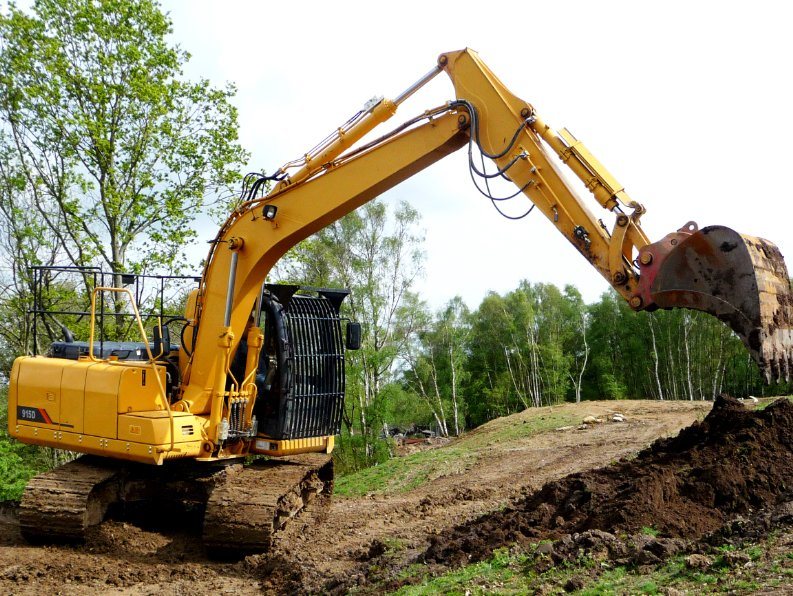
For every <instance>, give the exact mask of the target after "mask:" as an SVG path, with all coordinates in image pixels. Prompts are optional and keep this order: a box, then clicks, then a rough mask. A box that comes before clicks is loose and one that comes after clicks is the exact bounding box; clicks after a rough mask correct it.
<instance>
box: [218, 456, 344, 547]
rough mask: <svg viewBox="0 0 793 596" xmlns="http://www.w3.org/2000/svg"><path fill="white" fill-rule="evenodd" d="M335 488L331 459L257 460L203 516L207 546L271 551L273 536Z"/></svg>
mask: <svg viewBox="0 0 793 596" xmlns="http://www.w3.org/2000/svg"><path fill="white" fill-rule="evenodd" d="M332 487H333V462H332V460H331V457H330V455H325V454H311V455H303V456H296V457H292V458H289V459H287V460H278V461H274V460H268V461H264V462H261V463H258V462H257V464H255V465H253V466H250V467H247V468H245V469H243V470H242V471H240V472H239V473H237V474H231V475H229V476H228V478H227V479H226V480H225V482H223V483H222V484H219V485H217V486H216V487H215V488H214V490H213V491H212V494H211V495H210V497H209V500H208V502H207V508H206V512H205V514H204V535H203V539H204V544H205V545H206V547H207V548H208V549H210V550H213V551H217V552H226V553H227V552H257V551H259V552H260V551H266V550H269V549H270V547H271V546H272V543H273V538H274V535H275V533H276V532H277V531H278V530H280V529H281V528H283V527H284V525H285V524H286V523H287V522H288V521H289V520H290V519H291V518H293V517H294V516H295V515H297V514H298V513H300V511H301V510H303V508H304V507H305V506H306V505H308V504H309V503H311V502H312V501H315V500H317V498H318V497H320V496H322V495H329V494H330V492H331V490H332ZM321 500H322V501H324V502H325V503H327V502H328V501H327V499H321ZM317 502H319V500H317Z"/></svg>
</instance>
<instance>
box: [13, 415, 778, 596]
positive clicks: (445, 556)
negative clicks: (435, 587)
mask: <svg viewBox="0 0 793 596" xmlns="http://www.w3.org/2000/svg"><path fill="white" fill-rule="evenodd" d="M710 408H711V404H709V403H699V402H649V401H620V402H588V403H583V404H578V405H574V404H568V405H563V406H555V407H553V408H542V409H534V410H529V411H526V412H523V413H521V414H516V415H514V416H512V417H509V418H508V419H500V420H498V421H493V422H492V423H490V424H489V425H486V426H485V427H483V428H481V429H477V431H475V432H477V433H481V434H482V435H483V436H486V435H487V433H488V432H490V429H493V428H503V427H504V426H505V425H513V424H514V425H519V424H524V423H526V422H527V421H528V420H530V419H533V418H534V417H537V416H543V415H547V414H548V413H549V412H553V413H559V412H565V413H571V414H573V415H574V416H575V417H576V418H579V417H580V419H583V418H584V417H586V416H588V415H592V416H595V417H600V418H602V419H610V415H611V414H613V413H614V412H615V411H619V412H620V413H622V414H624V415H625V421H624V422H619V423H617V422H604V423H600V424H592V425H587V426H586V427H578V426H577V425H574V426H572V427H571V428H567V429H564V430H553V429H551V430H548V431H545V432H541V433H538V434H536V435H533V436H531V437H528V438H525V437H524V438H521V439H519V440H512V441H503V442H493V443H491V444H488V446H487V448H486V452H485V454H484V455H485V456H484V457H479V458H478V459H477V460H476V461H475V463H473V464H472V465H471V466H468V467H467V469H460V470H458V473H453V474H449V475H446V476H442V477H440V478H437V479H434V480H432V481H431V482H429V483H427V484H425V485H423V486H421V487H419V488H417V489H415V490H412V491H409V492H404V493H397V494H390V495H388V494H386V495H370V496H366V497H361V498H347V499H342V498H336V499H335V500H334V502H333V505H332V507H331V509H330V511H329V513H328V514H327V516H326V517H325V518H324V520H323V521H322V523H320V524H318V525H317V524H315V525H310V524H308V523H306V522H305V521H303V520H301V519H297V520H295V522H294V523H293V524H292V526H291V527H290V529H289V531H288V532H287V534H286V535H285V536H283V539H282V540H281V542H280V544H279V545H278V546H277V548H276V549H275V550H274V551H273V552H272V553H270V554H268V555H253V556H249V557H247V558H245V559H243V560H240V561H232V562H217V561H212V560H209V559H207V557H206V553H205V552H204V551H203V549H202V548H201V546H200V545H199V544H198V542H199V540H198V533H197V532H196V531H195V529H193V531H190V529H189V528H188V529H186V528H184V527H181V526H179V525H178V523H177V524H175V527H170V528H167V527H166V528H162V527H160V528H157V529H153V528H142V527H139V526H135V525H132V524H130V523H125V522H122V521H108V522H105V523H104V524H102V525H101V526H100V527H98V528H96V529H95V530H94V531H93V532H92V533H91V535H90V536H89V538H88V540H87V541H86V543H85V544H84V545H82V546H79V547H78V546H45V547H41V546H40V547H32V546H29V545H27V544H26V543H25V542H24V541H23V540H22V539H21V537H20V536H19V533H18V530H17V527H16V522H15V518H14V514H13V511H10V510H5V511H3V510H0V593H8V594H34V593H35V594H40V593H61V594H86V593H89V592H90V593H97V592H98V593H106V594H115V593H119V594H122V593H123V594H163V593H164V594H204V593H213V594H227V593H228V594H232V593H234V594H255V593H262V592H264V593H305V592H316V593H321V592H323V593H324V592H339V593H343V592H346V591H348V590H350V589H357V590H361V591H366V590H367V589H373V590H375V591H378V590H379V589H380V588H376V587H373V585H372V581H373V579H374V578H372V577H370V574H371V569H372V568H373V566H372V561H377V560H378V557H380V556H381V555H382V553H383V551H384V549H385V548H386V547H387V545H389V544H394V543H398V544H399V545H400V556H399V558H400V560H399V561H395V562H394V561H392V563H391V564H392V565H394V566H399V565H401V564H405V565H407V564H410V563H414V564H415V563H416V562H426V563H427V565H428V566H430V567H433V568H441V569H442V568H443V567H444V566H454V565H457V564H460V563H464V562H468V561H470V560H474V559H476V558H480V557H487V556H488V553H490V552H491V551H492V549H493V548H496V547H498V546H499V545H502V544H503V543H505V542H507V543H508V542H509V541H512V540H518V541H521V540H535V539H536V538H537V537H538V536H539V535H540V534H541V532H539V531H538V532H534V533H533V532H532V531H531V530H528V529H527V530H526V532H522V531H521V532H519V533H515V532H512V530H514V529H515V528H518V529H519V528H524V529H525V528H528V526H530V525H534V526H536V527H537V528H543V531H545V530H547V531H548V532H547V534H548V535H547V537H548V538H551V539H557V540H561V539H562V538H563V537H564V536H568V537H569V536H571V535H576V536H579V538H580V536H581V535H582V531H583V532H586V531H587V530H588V529H590V528H596V527H598V526H604V525H607V524H611V526H610V527H619V528H622V529H624V530H625V531H630V530H632V529H634V527H640V526H644V525H652V526H654V527H658V528H659V529H661V528H663V530H666V531H667V534H668V535H669V536H671V537H674V536H675V534H674V531H675V530H674V528H675V523H676V522H675V520H676V519H677V520H679V519H681V517H680V516H681V515H684V516H688V515H690V511H683V512H674V513H670V514H669V515H668V516H666V517H663V516H661V517H659V516H651V517H649V518H648V517H642V515H644V514H643V513H642V512H641V511H640V509H641V502H642V498H639V497H638V496H636V495H638V494H639V493H641V492H642V491H640V490H637V487H644V486H650V484H648V483H649V482H651V481H653V482H655V481H657V483H656V484H655V485H653V486H654V487H655V488H653V489H652V490H650V491H649V492H647V494H649V495H651V497H652V498H651V499H650V501H649V502H650V503H651V504H652V503H656V504H658V505H663V504H665V503H666V502H668V501H670V499H671V500H672V501H674V499H675V496H674V495H679V494H680V490H679V489H680V488H681V487H689V488H688V489H685V488H684V492H685V491H688V494H696V493H699V492H702V491H703V487H705V488H707V487H708V486H711V487H715V488H718V491H715V492H714V491H711V493H712V495H715V494H716V492H719V494H721V486H722V485H720V484H718V482H720V481H723V482H726V485H729V484H730V483H729V481H728V480H729V478H730V477H731V476H730V475H731V474H734V472H735V470H734V468H733V469H724V470H722V472H723V474H724V475H723V476H721V477H719V476H718V474H717V472H716V471H714V470H710V471H706V472H703V474H704V475H701V476H697V474H692V473H689V472H690V471H691V470H693V469H695V468H696V469H699V468H702V467H703V466H700V465H699V464H698V463H697V462H705V461H706V460H708V458H710V459H711V460H713V458H714V454H715V453H716V451H714V450H715V449H717V447H718V445H719V444H720V441H721V439H714V440H712V441H710V443H709V442H708V438H707V437H709V436H713V437H715V436H716V435H717V434H718V433H719V432H722V431H727V432H728V434H729V433H732V435H730V436H731V437H732V438H733V439H734V440H732V443H730V444H731V445H732V446H733V448H734V453H732V454H731V455H730V458H733V459H735V458H737V460H739V461H747V462H757V461H759V460H758V458H764V459H762V461H764V462H765V461H766V460H767V459H768V458H767V457H766V455H767V454H768V450H766V451H763V450H762V449H760V448H758V447H755V446H754V445H757V444H759V443H758V441H760V442H762V441H766V442H767V441H771V440H772V439H773V440H776V441H777V442H780V441H781V442H782V443H784V442H785V441H787V443H786V444H787V447H786V448H787V449H788V451H787V454H786V455H785V454H784V453H781V454H780V458H782V457H783V456H785V457H787V459H786V460H785V459H780V460H779V461H777V460H774V462H771V463H770V464H769V469H768V470H766V469H765V468H764V469H763V470H762V471H761V472H762V473H758V475H757V477H753V478H749V479H748V480H747V481H748V484H744V485H740V486H737V487H736V488H735V490H734V491H732V492H730V493H729V494H730V495H731V496H730V497H729V498H730V505H729V507H732V509H729V508H728V509H729V511H727V510H725V513H724V515H723V516H722V517H719V516H716V517H718V519H713V520H711V521H708V523H707V524H700V525H697V528H698V529H697V532H698V533H699V534H701V535H704V534H706V533H707V532H709V531H711V530H714V531H718V528H719V527H723V525H724V522H725V521H728V520H729V518H730V516H732V515H733V513H734V514H736V515H737V514H740V513H743V514H751V513H754V512H756V510H757V509H758V508H759V507H760V504H761V501H762V502H770V501H774V500H776V501H778V502H780V503H781V502H782V501H783V500H784V499H782V497H780V496H779V492H780V491H779V490H778V488H779V486H793V478H791V465H790V464H789V463H788V462H790V461H791V460H790V455H791V453H790V444H791V436H790V434H789V433H790V429H789V428H788V429H787V430H781V431H780V430H779V429H780V428H782V426H780V425H779V424H775V423H774V420H775V418H774V415H775V414H773V412H775V410H773V409H772V410H770V411H771V412H772V414H771V415H768V414H766V415H765V416H766V417H767V418H746V419H744V418H741V416H742V413H740V412H738V410H737V408H742V406H740V404H735V403H732V402H731V403H729V404H727V405H726V406H723V407H722V408H720V411H722V412H721V414H723V416H722V417H721V418H717V419H716V418H712V419H711V421H710V422H706V423H703V424H700V425H698V426H695V427H694V428H693V429H691V430H688V431H686V432H685V433H683V435H681V437H679V438H678V439H673V440H670V441H666V442H663V443H660V444H656V446H654V447H653V448H652V449H649V450H648V449H647V448H648V446H649V445H650V444H651V443H652V442H653V441H655V440H656V439H658V438H659V437H671V436H674V435H677V433H678V431H679V430H680V429H682V428H684V427H688V426H689V425H691V424H692V423H694V422H695V421H697V420H702V419H703V418H704V417H705V415H706V414H707V412H708V411H709V410H710ZM776 412H778V413H779V412H782V413H781V414H779V415H778V416H777V418H778V419H781V418H784V416H788V415H789V413H788V414H785V413H784V412H789V409H788V410H784V411H782V410H780V409H777V410H776ZM733 415H734V416H733ZM725 416H726V418H725ZM769 416H770V417H769ZM731 417H732V418H735V419H736V420H738V419H739V418H740V419H741V420H742V422H741V420H739V421H738V422H735V421H733V422H731V423H729V424H728V423H727V422H724V420H726V419H731ZM747 420H748V422H747ZM757 420H762V422H760V423H758V422H757ZM791 420H793V417H791ZM719 421H721V422H719ZM720 424H721V425H722V426H719V425H720ZM730 424H732V426H730ZM727 427H729V428H727ZM769 428H770V429H772V430H771V431H769V430H768V429H769ZM791 428H793V425H791ZM764 433H765V434H764ZM774 433H776V434H774ZM785 433H788V434H785ZM747 438H748V439H750V440H751V441H754V442H753V443H751V445H752V446H750V447H747V446H746V445H747V444H748V443H746V442H745V439H747ZM675 441H677V442H675ZM751 441H750V442H751ZM453 446H454V443H453V442H452V443H451V445H449V447H453ZM438 448H439V449H444V448H446V447H443V446H441V447H438ZM708 449H711V451H708ZM769 449H770V447H769ZM640 451H641V452H642V453H641V454H639V455H638V456H636V454H637V453H638V452H640ZM695 451H696V453H695V456H696V457H697V458H700V459H697V460H691V459H690V455H691V454H692V453H694V452H695ZM778 451H779V450H778V449H776V448H775V451H774V453H777V452H778ZM623 458H625V459H623ZM620 460H623V461H620ZM609 464H612V466H611V468H613V469H617V470H618V471H612V472H608V473H606V476H598V475H597V474H596V473H595V472H591V471H592V470H593V469H596V468H601V467H603V466H608V465H609ZM763 465H765V464H763ZM779 465H781V466H782V467H781V468H780V467H779ZM664 466H666V467H664ZM750 467H753V468H757V466H753V465H750ZM771 468H775V469H777V472H776V475H774V473H771ZM665 470H666V471H665ZM669 470H672V472H669ZM780 470H781V471H780ZM678 472H681V474H678ZM570 474H577V475H576V476H573V477H572V479H571V478H565V477H567V476H568V475H570ZM592 474H595V475H592ZM606 477H608V478H610V480H609V481H610V482H612V484H611V485H609V484H608V483H607V482H606V481H605V480H604V478H606ZM761 477H762V478H761ZM549 483H550V484H549ZM780 483H781V484H780ZM785 483H787V484H786V485H785ZM761 485H762V486H764V487H766V488H768V487H769V486H771V485H776V486H777V491H776V493H774V494H775V495H777V496H775V497H769V496H768V494H766V493H763V490H761V489H760V488H758V487H760V486H761ZM543 486H545V488H543ZM600 488H602V489H603V490H602V491H601V492H598V490H599V489H600ZM540 489H542V490H540ZM747 490H749V493H747V492H746V491H747ZM537 491H539V492H537ZM675 491H677V492H675ZM705 492H707V491H705ZM614 494H617V495H622V496H623V497H625V500H624V501H623V502H614V501H608V499H606V497H607V496H608V495H614ZM745 494H746V495H748V496H745V497H741V495H745ZM582 495H584V496H586V495H589V496H588V497H586V498H584V497H582ZM631 495H633V500H631ZM714 498H715V497H714ZM653 499H655V501H653ZM758 499H759V500H758ZM607 501H608V502H607ZM646 504H647V499H645V505H646ZM634 505H635V508H633V509H631V507H633V506H634ZM560 507H561V508H562V509H560ZM703 507H704V505H703ZM608 508H611V513H608V511H606V510H607V509H608ZM662 509H663V508H662ZM521 511H522V512H523V513H524V514H525V516H526V517H524V518H523V519H521V520H520V521H521V523H517V521H516V518H509V517H508V516H509V515H510V514H515V512H518V513H517V515H521V514H520V512H521ZM538 511H539V512H540V513H541V515H539V516H538V514H537V512H538ZM596 513H597V514H598V515H601V514H602V516H605V517H602V518H597V515H596ZM532 516H534V517H532ZM620 516H622V517H624V518H625V519H622V521H619V519H618V518H620ZM700 517H701V518H703V519H704V518H706V517H707V516H700ZM769 519H770V518H769ZM593 520H594V521H593ZM615 520H617V521H615ZM483 524H491V525H490V526H487V525H483ZM521 524H522V525H521ZM620 524H622V525H621V526H620ZM505 526H506V527H507V528H508V529H509V530H510V532H507V533H504V532H501V531H500V530H497V528H501V529H503V528H504V527H505ZM466 528H469V529H474V530H475V531H474V534H475V535H477V536H488V537H491V536H497V538H496V539H495V540H491V541H490V542H488V541H487V540H485V541H480V542H482V544H480V545H479V546H478V547H477V548H478V550H477V551H476V553H471V552H468V551H470V549H468V547H467V546H461V544H463V543H464V542H465V540H466V538H465V535H466V531H467V530H466ZM571 532H573V533H574V534H570V533H571ZM678 533H679V532H678ZM469 534H470V532H469ZM671 539H673V538H670V540H671ZM466 549H468V551H466ZM557 551H558V553H557V554H559V555H560V556H562V555H563V551H564V547H563V544H561V543H559V546H558V547H557ZM463 552H464V553H465V555H464V556H460V553H463ZM394 587H396V586H394Z"/></svg>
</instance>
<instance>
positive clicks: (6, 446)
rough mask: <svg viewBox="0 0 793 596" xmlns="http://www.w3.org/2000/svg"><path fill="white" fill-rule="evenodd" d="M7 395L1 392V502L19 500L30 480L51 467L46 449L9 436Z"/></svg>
mask: <svg viewBox="0 0 793 596" xmlns="http://www.w3.org/2000/svg"><path fill="white" fill-rule="evenodd" d="M7 397H8V396H7V394H6V391H5V390H3V391H2V392H0V502H2V501H12V500H13V501H16V500H19V498H20V497H21V496H22V491H23V490H24V489H25V485H26V484H27V482H28V480H30V478H32V477H33V476H35V475H36V474H38V473H39V472H43V471H44V470H47V469H49V467H50V461H49V460H48V454H47V451H46V450H44V449H41V448H39V447H35V446H33V445H25V444H23V443H19V442H17V441H14V440H13V439H11V438H10V437H9V436H8V433H7V430H6V429H7V425H8V399H7Z"/></svg>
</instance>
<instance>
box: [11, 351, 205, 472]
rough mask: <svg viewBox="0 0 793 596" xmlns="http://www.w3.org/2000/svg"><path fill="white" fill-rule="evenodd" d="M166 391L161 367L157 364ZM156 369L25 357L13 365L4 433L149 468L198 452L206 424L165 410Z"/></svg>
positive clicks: (143, 366) (127, 363) (146, 365)
mask: <svg viewBox="0 0 793 596" xmlns="http://www.w3.org/2000/svg"><path fill="white" fill-rule="evenodd" d="M157 372H158V374H159V375H160V379H161V381H162V384H163V386H164V384H165V370H164V368H163V367H158V371H157ZM153 375H154V370H153V369H152V367H151V365H150V364H148V363H142V362H96V361H92V360H89V359H83V360H65V359H61V358H42V357H22V358H17V359H16V360H15V361H14V366H13V368H12V371H11V383H10V391H9V399H8V406H9V407H8V430H9V433H10V434H11V436H13V437H16V438H18V439H20V440H22V441H24V442H26V443H34V444H37V445H45V446H48V447H56V448H59V449H69V450H73V451H79V452H82V453H92V454H96V455H107V456H111V457H118V458H120V459H129V460H134V461H141V462H146V463H155V464H156V463H162V462H163V461H164V460H165V459H169V458H172V457H196V456H197V455H199V454H200V453H201V447H202V433H201V431H202V428H203V425H204V420H203V419H202V418H199V417H197V416H194V415H192V414H188V413H183V412H174V413H173V418H174V443H175V444H176V449H174V450H173V451H172V452H169V450H170V445H171V439H170V437H171V435H170V433H171V420H170V417H169V415H168V412H167V411H166V410H165V401H164V399H163V396H162V395H161V394H160V390H159V384H158V383H157V380H156V379H155V378H154V376H153Z"/></svg>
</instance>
